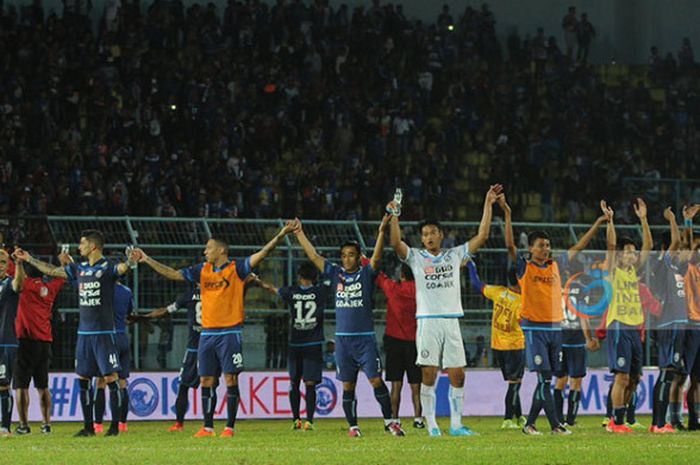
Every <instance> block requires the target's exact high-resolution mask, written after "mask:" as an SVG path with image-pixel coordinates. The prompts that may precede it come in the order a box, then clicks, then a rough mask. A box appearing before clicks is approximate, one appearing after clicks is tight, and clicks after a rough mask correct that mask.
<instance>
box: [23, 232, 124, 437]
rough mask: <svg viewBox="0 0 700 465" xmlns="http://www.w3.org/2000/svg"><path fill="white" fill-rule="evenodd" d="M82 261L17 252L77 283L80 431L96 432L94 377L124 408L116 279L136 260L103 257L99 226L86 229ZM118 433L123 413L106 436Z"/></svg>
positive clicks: (116, 404) (115, 404)
mask: <svg viewBox="0 0 700 465" xmlns="http://www.w3.org/2000/svg"><path fill="white" fill-rule="evenodd" d="M78 249H79V251H80V256H81V257H82V258H83V261H82V262H81V263H69V264H68V265H65V266H53V265H50V264H48V263H45V262H42V261H40V260H38V259H36V258H34V257H32V256H31V255H30V254H29V253H28V252H26V251H25V250H22V249H17V250H15V253H14V254H13V255H14V256H15V257H16V259H17V260H19V261H23V262H26V263H29V264H30V265H32V266H34V267H36V268H37V269H39V271H41V272H42V273H44V274H46V275H49V276H55V277H59V278H64V279H69V280H71V281H75V282H76V283H77V287H78V306H79V309H80V322H79V325H78V341H77V346H76V351H75V352H76V353H75V371H76V373H77V374H78V377H79V382H80V403H81V406H82V408H83V421H84V426H83V429H82V430H80V431H79V432H78V433H77V434H76V436H79V437H85V436H94V435H95V428H94V425H93V393H92V382H91V380H92V378H93V377H99V376H103V377H104V378H105V381H106V382H107V387H108V388H109V401H110V409H111V410H112V412H120V411H121V408H122V402H123V399H122V392H121V390H120V389H119V381H118V380H119V371H120V369H121V367H120V365H119V353H118V350H117V347H116V340H115V337H114V336H115V334H114V292H115V286H116V284H117V280H118V279H119V277H120V276H121V275H123V274H125V273H126V272H127V271H129V267H130V266H133V265H135V263H134V262H131V259H129V260H128V261H127V262H122V263H118V262H116V261H114V260H108V259H106V258H105V257H104V254H103V249H104V236H103V235H102V233H101V232H100V231H98V230H95V229H89V230H86V231H83V232H82V233H81V235H80V245H79V247H78ZM118 434H119V415H113V418H112V422H111V425H110V427H109V430H108V431H107V436H116V435H118Z"/></svg>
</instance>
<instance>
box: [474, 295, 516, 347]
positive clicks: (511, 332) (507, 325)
mask: <svg viewBox="0 0 700 465" xmlns="http://www.w3.org/2000/svg"><path fill="white" fill-rule="evenodd" d="M482 292H483V294H484V297H486V298H487V299H489V300H491V301H493V319H492V322H491V348H492V349H496V350H518V349H524V348H525V336H524V335H523V330H522V329H521V328H520V312H521V310H522V298H521V296H520V294H518V293H516V292H513V291H511V290H510V289H508V288H507V287H505V286H489V285H486V286H484V288H483V291H482Z"/></svg>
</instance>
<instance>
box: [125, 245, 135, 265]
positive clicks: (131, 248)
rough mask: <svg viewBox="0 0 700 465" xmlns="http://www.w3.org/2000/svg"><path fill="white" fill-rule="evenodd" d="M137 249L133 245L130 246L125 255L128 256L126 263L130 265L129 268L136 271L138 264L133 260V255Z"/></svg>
mask: <svg viewBox="0 0 700 465" xmlns="http://www.w3.org/2000/svg"><path fill="white" fill-rule="evenodd" d="M135 248H136V247H134V246H133V245H128V246H127V247H126V250H124V253H125V254H126V263H127V264H128V265H129V268H131V269H132V270H133V269H136V262H135V261H132V260H131V253H132V252H133V251H134V249H135Z"/></svg>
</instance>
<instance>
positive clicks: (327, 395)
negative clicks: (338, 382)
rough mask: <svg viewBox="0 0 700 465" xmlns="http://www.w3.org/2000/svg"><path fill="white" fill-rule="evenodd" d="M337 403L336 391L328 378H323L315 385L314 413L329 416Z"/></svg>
mask: <svg viewBox="0 0 700 465" xmlns="http://www.w3.org/2000/svg"><path fill="white" fill-rule="evenodd" d="M337 403H338V390H337V389H336V387H335V383H334V382H333V380H331V379H330V378H328V377H326V376H324V377H323V379H322V380H321V382H320V383H319V384H317V385H316V413H318V414H319V415H329V414H330V413H331V412H333V409H334V408H335V406H336V404H337Z"/></svg>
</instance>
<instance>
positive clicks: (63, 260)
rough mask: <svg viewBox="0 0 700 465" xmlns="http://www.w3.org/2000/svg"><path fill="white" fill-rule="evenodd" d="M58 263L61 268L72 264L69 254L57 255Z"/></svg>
mask: <svg viewBox="0 0 700 465" xmlns="http://www.w3.org/2000/svg"><path fill="white" fill-rule="evenodd" d="M58 263H60V264H61V266H68V265H70V264H71V263H73V257H71V256H70V254H67V253H65V252H61V253H60V254H58Z"/></svg>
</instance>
